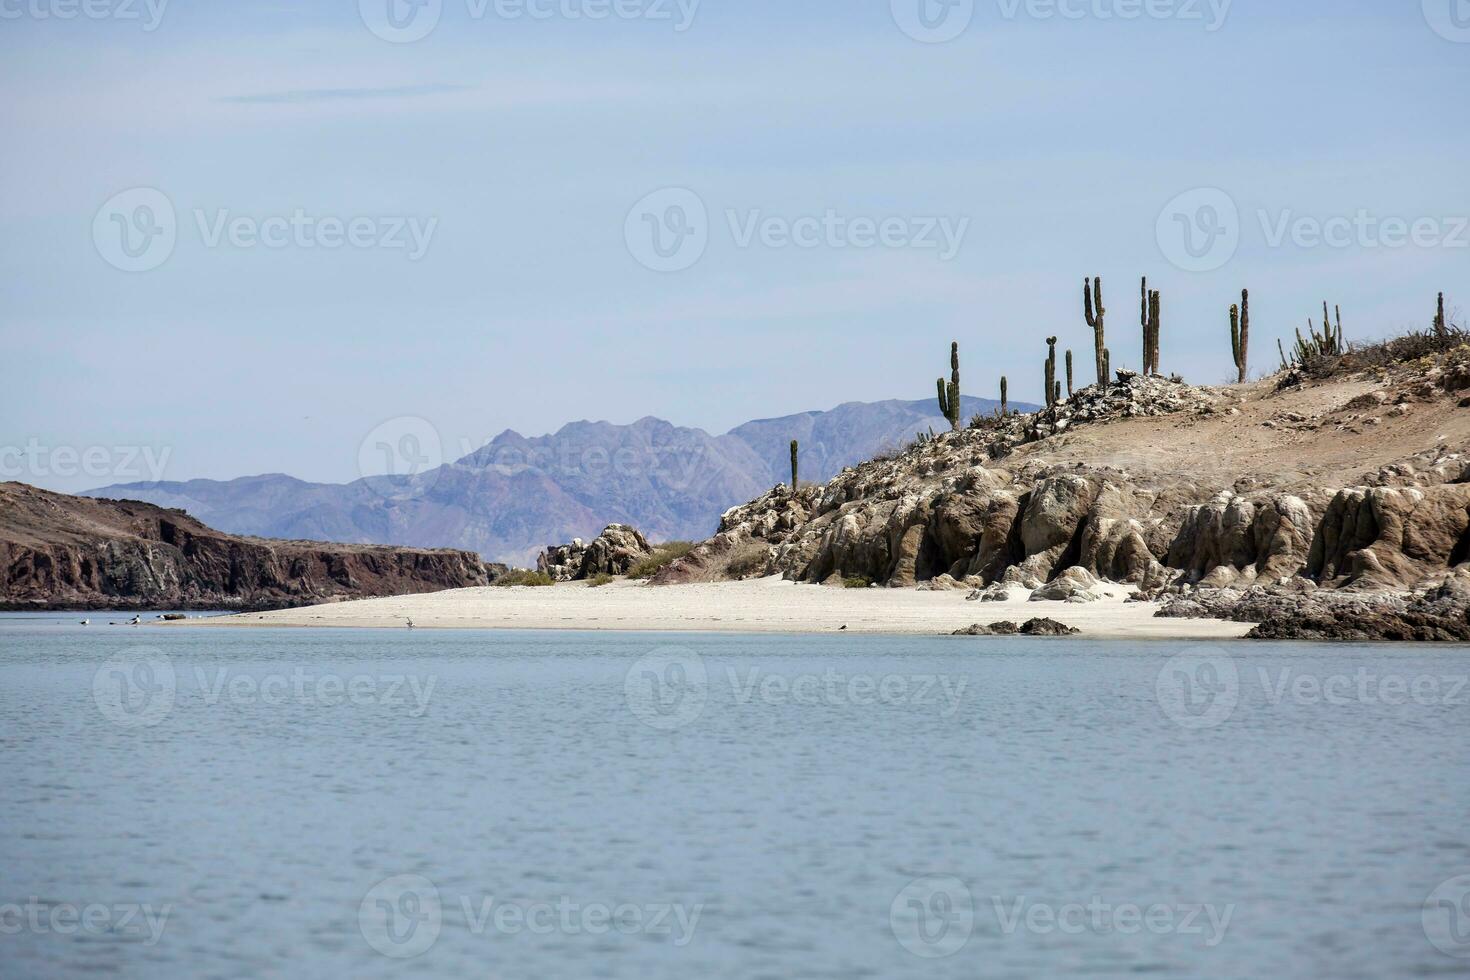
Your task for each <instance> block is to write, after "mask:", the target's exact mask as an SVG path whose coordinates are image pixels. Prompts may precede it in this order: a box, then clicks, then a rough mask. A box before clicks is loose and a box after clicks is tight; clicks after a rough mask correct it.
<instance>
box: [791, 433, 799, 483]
mask: <svg viewBox="0 0 1470 980" xmlns="http://www.w3.org/2000/svg"><path fill="white" fill-rule="evenodd" d="M798 448H799V444H798V443H797V441H796V440H795V439H792V440H791V492H792V493H795V492H796V488H797V483H796V454H797V449H798Z"/></svg>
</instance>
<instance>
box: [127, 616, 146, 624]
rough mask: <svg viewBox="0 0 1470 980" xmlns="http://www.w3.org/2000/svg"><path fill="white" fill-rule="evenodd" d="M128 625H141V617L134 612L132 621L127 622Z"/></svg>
mask: <svg viewBox="0 0 1470 980" xmlns="http://www.w3.org/2000/svg"><path fill="white" fill-rule="evenodd" d="M128 625H129V626H142V625H143V617H142V616H141V615H137V614H134V616H133V621H132V622H131V623H129V624H128Z"/></svg>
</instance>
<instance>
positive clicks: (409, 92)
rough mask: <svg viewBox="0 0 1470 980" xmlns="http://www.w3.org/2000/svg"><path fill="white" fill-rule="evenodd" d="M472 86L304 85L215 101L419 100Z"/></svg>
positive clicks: (268, 103)
mask: <svg viewBox="0 0 1470 980" xmlns="http://www.w3.org/2000/svg"><path fill="white" fill-rule="evenodd" d="M469 88H470V86H468V85H442V84H433V85H398V86H394V87H391V88H303V89H291V90H288V91H285V92H262V93H258V94H255V95H227V96H222V97H220V98H218V99H216V100H215V101H217V102H233V103H236V104H245V105H305V104H308V103H312V102H358V101H365V100H368V99H416V98H422V97H423V96H426V95H443V94H445V93H447V92H463V91H466V90H468V89H469Z"/></svg>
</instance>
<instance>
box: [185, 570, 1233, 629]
mask: <svg viewBox="0 0 1470 980" xmlns="http://www.w3.org/2000/svg"><path fill="white" fill-rule="evenodd" d="M965 595H966V593H965V592H964V591H945V592H925V591H919V590H916V589H841V588H830V587H823V586H816V585H796V584H793V583H791V582H785V581H782V580H781V579H779V578H769V579H762V580H759V581H754V582H721V583H717V584H703V585H668V586H650V585H646V584H644V583H640V582H614V583H612V584H609V585H604V586H601V587H600V588H595V589H594V588H589V587H588V586H586V585H584V584H582V583H567V584H562V585H556V586H551V587H545V588H524V587H517V588H497V587H494V586H491V587H486V588H474V589H453V590H450V591H447V592H434V593H429V594H426V595H411V596H393V597H390V598H384V599H361V600H357V601H353V602H337V603H331V604H328V605H321V606H306V607H303V608H300V609H283V610H279V611H276V612H265V613H244V614H241V615H237V616H222V617H217V618H212V619H207V620H199V619H191V620H188V621H187V625H189V626H198V625H201V624H206V625H208V626H211V627H226V626H240V627H252V626H254V627H280V626H301V627H356V628H399V629H401V628H405V627H406V626H407V622H408V620H410V619H412V620H413V624H414V626H415V627H416V628H419V629H522V630H542V629H561V630H626V631H638V632H662V631H690V632H718V633H833V632H839V631H840V630H841V628H842V627H843V626H846V627H847V632H849V633H866V634H887V635H913V634H944V633H952V632H954V631H955V630H957V629H963V628H965V627H967V626H970V625H971V624H973V623H985V624H989V623H993V622H996V621H999V620H1012V621H1014V622H1017V623H1024V622H1025V621H1026V620H1028V619H1032V618H1034V617H1038V616H1047V617H1050V618H1052V619H1055V620H1058V621H1059V622H1063V623H1066V624H1067V625H1069V626H1074V627H1076V628H1078V629H1080V630H1082V633H1083V635H1085V636H1091V637H1095V638H1119V639H1123V638H1127V639H1161V640H1162V639H1175V640H1178V639H1201V640H1222V639H1235V638H1239V637H1241V636H1244V635H1245V634H1246V633H1247V632H1249V630H1250V626H1249V625H1247V624H1244V623H1230V622H1224V621H1221V620H1210V619H1155V618H1154V613H1155V612H1156V611H1157V609H1158V606H1157V605H1155V604H1154V603H1148V602H1125V601H1124V598H1125V596H1124V592H1123V590H1121V589H1120V590H1117V591H1116V592H1114V593H1113V594H1112V595H1110V596H1109V597H1108V598H1106V599H1103V600H1100V601H1098V602H1091V603H1082V604H1075V603H1065V602H1029V601H1027V600H1026V595H1027V594H1026V593H1025V592H1024V591H1022V590H1016V591H1014V592H1013V593H1012V598H1011V599H1010V601H1007V602H970V601H967V600H966V599H965ZM173 625H184V624H173Z"/></svg>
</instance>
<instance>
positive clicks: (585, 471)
mask: <svg viewBox="0 0 1470 980" xmlns="http://www.w3.org/2000/svg"><path fill="white" fill-rule="evenodd" d="M962 407H963V415H964V417H965V418H969V417H970V416H972V415H974V414H975V413H977V412H985V413H988V412H991V411H993V410H994V409H995V408H996V407H997V403H996V402H994V401H991V400H989V399H983V398H965V399H963V400H962ZM1014 407H1015V408H1017V409H1020V410H1023V411H1027V410H1030V409H1031V408H1032V407H1033V406H1027V405H1021V404H1017V405H1015V406H1014ZM946 425H948V423H947V422H945V421H944V419H943V418H941V417H940V416H939V415H938V413H937V411H936V406H935V403H934V401H933V400H932V399H930V400H928V401H913V402H909V401H884V402H849V403H847V404H845V405H839V406H838V407H836V408H834V409H832V410H831V411H826V412H805V413H803V414H800V415H790V416H786V417H785V418H779V419H761V420H758V421H753V422H746V423H745V424H744V425H741V426H738V427H736V428H734V429H732V430H730V431H729V432H728V433H726V434H725V435H722V436H712V435H710V434H709V433H707V432H705V431H704V430H702V429H691V428H684V427H680V426H676V425H673V424H671V423H669V422H665V421H663V420H662V419H656V418H651V417H650V418H643V419H639V420H638V421H637V422H634V423H633V424H631V425H613V424H610V423H608V422H573V423H571V424H569V425H566V426H564V427H563V428H562V429H561V430H560V431H558V432H556V433H553V434H552V435H547V436H538V437H536V438H527V437H525V436H522V435H520V434H519V433H516V432H512V431H509V430H507V431H505V432H503V433H501V434H500V435H498V436H496V437H495V439H494V440H493V441H492V442H490V443H489V444H488V445H485V446H483V447H481V448H480V449H478V450H476V451H475V452H473V453H471V454H470V455H468V456H466V457H464V458H463V459H460V460H458V461H456V462H453V463H449V464H446V465H444V466H440V467H437V468H435V469H431V470H428V471H426V472H424V473H420V474H417V475H414V476H411V477H369V478H366V479H362V480H356V481H354V482H352V483H347V484H332V483H307V482H305V481H302V480H298V479H295V478H294V477H290V476H285V475H283V474H278V473H273V474H267V475H264V476H249V477H241V478H240V479H237V480H226V481H220V480H188V481H184V482H159V483H124V484H116V485H113V486H107V487H102V488H100V489H97V490H92V491H89V492H88V493H87V494H86V495H87V496H92V497H106V498H112V499H131V500H142V501H146V502H148V503H153V504H158V505H159V506H162V507H177V508H181V509H183V510H186V511H188V512H189V513H190V514H192V515H193V516H194V517H196V518H198V519H199V520H201V521H204V522H205V523H206V524H209V525H210V526H211V527H215V528H218V529H219V530H222V531H227V532H230V533H233V534H249V535H255V536H259V537H271V538H293V539H300V540H312V541H339V542H349V543H363V544H396V545H407V546H413V547H433V548H461V549H465V550H468V551H477V552H479V553H480V554H481V555H482V556H483V557H484V558H485V559H486V560H489V561H504V562H510V563H513V564H516V565H527V564H530V563H531V562H532V560H533V559H534V556H535V555H536V553H537V552H538V551H540V550H541V549H542V548H544V547H545V546H546V545H548V544H553V543H560V542H564V541H568V540H570V539H571V538H574V537H582V538H591V537H594V536H595V535H596V534H597V532H599V531H601V530H602V529H603V528H604V527H606V526H607V525H608V524H614V523H619V524H632V525H633V526H635V527H637V528H639V529H641V530H642V531H643V532H644V533H645V534H646V535H647V536H648V537H649V538H650V539H652V540H655V541H658V540H670V539H675V538H688V539H695V540H698V539H703V538H706V537H708V536H709V535H710V534H712V533H713V532H714V530H715V527H716V526H717V524H718V522H719V519H720V515H721V514H722V513H724V512H725V511H726V510H728V509H729V508H730V507H733V506H735V505H736V504H741V503H745V502H746V501H748V500H751V499H753V498H754V497H756V496H759V495H760V494H762V493H764V492H765V491H766V490H769V489H770V488H771V487H772V486H774V485H775V484H777V483H782V482H785V481H787V480H789V479H790V476H791V468H790V444H791V440H792V439H797V440H799V441H800V443H801V479H802V481H803V482H807V481H816V482H825V481H827V480H829V479H831V478H832V477H833V476H835V475H836V474H837V473H838V472H840V471H841V470H842V469H843V467H846V466H851V465H854V464H856V463H859V462H862V461H863V460H866V459H870V458H871V457H872V456H873V455H874V454H876V453H877V452H879V451H881V450H883V449H885V448H888V447H891V446H897V445H899V444H900V443H903V442H907V441H909V440H911V439H913V438H914V434H915V433H916V432H919V431H924V430H927V429H928V428H931V427H932V428H933V429H934V430H935V431H936V432H937V431H940V430H941V429H942V427H944V426H946Z"/></svg>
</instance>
